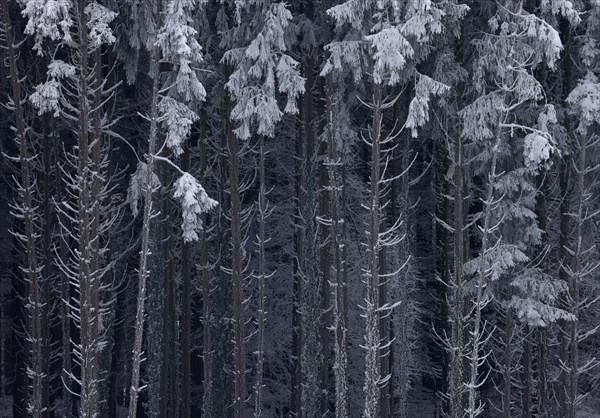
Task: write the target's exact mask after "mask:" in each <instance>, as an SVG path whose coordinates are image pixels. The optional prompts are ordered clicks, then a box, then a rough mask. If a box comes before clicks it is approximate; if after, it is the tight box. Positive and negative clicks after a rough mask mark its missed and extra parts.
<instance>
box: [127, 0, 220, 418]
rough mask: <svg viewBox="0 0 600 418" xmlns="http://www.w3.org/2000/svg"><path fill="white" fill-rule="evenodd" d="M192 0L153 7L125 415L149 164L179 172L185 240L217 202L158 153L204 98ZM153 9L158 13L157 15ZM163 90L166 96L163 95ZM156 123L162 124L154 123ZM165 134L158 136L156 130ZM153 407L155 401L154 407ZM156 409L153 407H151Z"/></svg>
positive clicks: (137, 345) (144, 273) (134, 200)
mask: <svg viewBox="0 0 600 418" xmlns="http://www.w3.org/2000/svg"><path fill="white" fill-rule="evenodd" d="M195 5H196V2H195V1H194V0H191V1H177V0H172V1H169V2H166V4H165V5H164V9H163V10H160V9H159V7H158V5H155V6H154V10H153V12H154V16H155V21H157V22H160V23H159V24H158V25H157V27H159V28H160V29H159V30H158V31H157V35H156V38H155V39H153V41H152V42H151V44H152V52H151V54H152V71H153V74H152V99H151V100H152V101H151V107H150V112H149V116H147V119H148V120H149V122H150V134H149V138H148V152H147V154H146V161H145V162H140V164H139V165H138V170H137V171H136V173H135V175H134V176H133V177H132V180H131V183H130V189H129V197H128V199H129V201H130V203H131V205H132V209H133V211H134V213H135V214H137V211H138V199H139V198H140V197H143V198H144V210H143V225H142V239H141V242H142V249H141V252H140V268H139V282H138V300H137V304H138V306H137V312H136V326H135V341H134V347H133V370H132V384H131V391H130V401H129V417H130V418H133V417H135V416H136V413H137V400H138V393H139V390H140V386H139V384H140V363H141V354H142V352H141V350H142V335H143V330H144V306H145V299H146V280H147V278H148V275H149V274H150V272H149V268H148V267H149V264H148V262H149V258H150V255H151V253H150V251H149V249H150V226H151V219H152V218H153V217H155V216H156V212H155V211H154V210H153V208H152V195H153V190H154V189H155V187H158V186H159V182H158V181H157V177H156V174H155V164H156V163H158V162H163V163H167V164H169V166H172V167H174V168H176V169H177V170H178V171H179V172H180V177H179V179H178V180H177V181H176V182H175V184H174V187H175V191H174V194H173V197H174V198H175V199H177V200H178V201H180V203H181V208H182V215H183V222H182V225H181V228H182V234H183V240H184V241H185V242H189V241H194V240H197V239H198V233H197V230H198V229H199V228H201V223H200V222H201V218H200V216H201V215H202V214H203V213H205V212H208V211H209V210H211V209H213V208H214V207H215V206H216V205H217V203H216V202H215V201H214V200H212V199H211V198H209V197H208V195H207V194H206V192H205V191H204V189H203V187H202V186H201V185H200V183H198V181H197V180H196V179H195V178H194V177H193V176H192V175H190V174H189V173H187V172H183V171H182V170H181V169H179V168H178V167H177V166H176V165H174V164H173V163H172V162H171V161H170V160H169V159H168V158H167V157H165V156H163V155H161V153H163V152H164V151H165V149H170V150H171V151H172V153H173V154H174V155H175V156H179V155H181V154H182V153H183V141H185V139H186V138H187V136H188V135H189V133H190V129H191V125H192V123H193V122H194V121H195V120H196V119H197V115H196V113H195V112H194V111H193V110H192V109H190V107H189V105H191V106H194V105H195V104H197V103H198V102H200V101H202V100H204V97H205V94H206V93H205V91H204V87H203V86H202V84H201V83H200V81H199V80H198V78H197V75H196V73H195V69H193V68H192V66H194V65H197V64H198V63H199V62H201V60H202V54H201V48H200V45H199V44H198V43H197V41H196V40H195V38H194V35H195V34H196V30H195V29H193V28H192V27H191V26H190V23H191V15H190V13H191V12H192V10H193V8H194V6H195ZM159 13H163V14H164V15H163V16H162V18H161V19H159V18H158V16H159ZM163 61H164V62H168V63H170V64H171V65H173V70H172V72H171V73H170V74H169V76H168V77H167V78H166V87H164V88H163V87H161V86H160V83H161V73H160V63H161V62H163ZM165 93H166V94H165ZM159 123H161V124H162V126H160V127H159ZM161 127H162V128H163V130H164V132H165V135H164V137H163V135H161V132H160V130H159V128H161ZM155 406H156V405H155ZM154 412H155V413H158V411H154Z"/></svg>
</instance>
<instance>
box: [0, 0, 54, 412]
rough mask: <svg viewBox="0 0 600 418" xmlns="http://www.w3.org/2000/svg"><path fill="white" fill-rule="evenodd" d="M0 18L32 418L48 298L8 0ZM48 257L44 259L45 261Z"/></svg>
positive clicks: (40, 383)
mask: <svg viewBox="0 0 600 418" xmlns="http://www.w3.org/2000/svg"><path fill="white" fill-rule="evenodd" d="M0 7H1V8H2V18H3V28H2V29H3V32H4V33H3V35H4V40H5V42H6V48H7V52H8V67H9V71H10V81H11V87H12V97H11V99H12V100H11V102H10V103H9V107H10V108H12V110H13V111H14V114H15V133H16V137H15V142H16V144H17V146H18V149H19V157H18V158H15V161H17V162H18V164H19V166H20V173H19V174H20V176H19V182H18V185H17V188H18V195H19V200H20V201H19V202H16V203H15V204H14V205H13V206H12V214H13V216H15V217H16V218H17V219H19V220H20V221H21V222H23V233H17V232H15V235H16V237H17V238H18V240H19V241H20V243H21V244H22V245H23V249H24V251H25V260H24V261H25V265H24V266H23V267H22V271H23V273H24V274H25V281H26V282H27V287H28V296H27V303H26V306H27V309H28V311H29V318H28V319H29V324H28V326H27V329H26V332H27V342H28V345H27V346H28V347H29V356H28V357H29V358H28V361H27V364H28V373H27V374H28V377H29V380H30V383H29V384H28V396H27V399H28V405H27V413H28V414H29V415H30V416H32V417H35V418H39V417H42V416H48V413H49V405H48V381H49V378H50V377H49V376H48V372H47V370H48V362H49V358H48V357H47V355H48V349H49V347H48V344H49V341H48V338H47V334H48V331H47V330H44V329H43V328H44V327H47V326H48V322H47V321H46V314H47V308H48V300H47V297H46V295H45V292H44V289H45V288H47V286H45V285H44V283H42V281H43V280H44V278H43V276H42V274H41V273H42V269H43V268H45V265H44V260H43V259H42V256H41V251H40V248H39V245H40V235H41V232H40V230H41V228H42V222H43V219H42V218H41V216H40V213H39V211H38V209H37V208H38V207H39V205H38V202H37V201H36V197H37V193H38V192H37V186H36V184H35V177H34V173H33V170H32V168H31V167H30V165H31V164H32V163H33V162H34V161H35V159H36V158H37V155H36V153H35V151H34V152H33V153H32V151H31V150H30V140H29V138H28V130H29V129H28V127H27V125H26V124H27V122H26V119H25V113H24V109H23V104H24V103H23V93H22V91H21V90H22V88H21V85H20V80H21V79H20V77H19V68H18V65H17V55H18V49H17V46H16V44H15V42H14V39H13V30H14V29H13V26H12V23H11V16H10V9H9V3H8V1H7V0H4V1H2V3H1V4H0ZM47 261H48V260H46V262H47Z"/></svg>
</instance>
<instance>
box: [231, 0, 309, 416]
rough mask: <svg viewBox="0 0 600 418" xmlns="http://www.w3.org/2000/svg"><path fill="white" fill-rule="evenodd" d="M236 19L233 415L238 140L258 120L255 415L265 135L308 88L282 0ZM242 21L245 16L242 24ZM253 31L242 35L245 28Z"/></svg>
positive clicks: (238, 280)
mask: <svg viewBox="0 0 600 418" xmlns="http://www.w3.org/2000/svg"><path fill="white" fill-rule="evenodd" d="M235 12H236V20H237V21H236V24H237V26H236V27H235V32H237V33H238V36H239V38H237V36H236V35H234V39H236V38H237V39H236V41H237V42H239V46H238V47H234V48H233V49H230V50H229V51H227V52H226V53H225V55H224V57H223V60H224V61H225V62H226V63H227V64H228V65H230V66H231V68H232V72H231V75H230V76H229V80H228V81H227V83H226V88H227V91H228V92H229V95H230V97H231V100H232V102H233V107H232V109H231V119H232V121H234V122H235V123H237V124H238V126H237V128H235V129H234V130H233V132H232V134H229V135H228V151H229V159H230V161H229V165H230V173H229V175H230V187H231V190H230V197H231V221H232V232H231V237H232V241H231V243H232V254H233V257H232V262H233V264H232V276H233V285H234V289H233V302H234V303H233V307H234V324H235V328H234V330H235V332H234V340H235V347H234V353H235V355H234V358H235V370H234V373H235V398H234V416H236V417H238V418H242V417H243V416H244V415H245V412H244V411H245V400H246V396H247V394H246V389H245V379H246V376H245V373H246V369H245V357H246V352H245V332H244V325H245V323H244V306H243V302H244V296H243V271H242V235H241V221H242V219H241V216H242V211H241V208H240V201H239V190H238V188H239V186H238V181H239V180H238V178H237V177H238V175H239V171H238V165H239V159H238V144H237V139H238V138H239V139H241V140H243V141H247V140H249V139H250V137H251V130H252V128H253V125H254V129H255V130H256V133H257V135H258V136H259V137H260V141H259V142H260V144H259V152H260V156H259V160H260V163H259V181H260V184H259V207H258V216H259V236H258V247H259V260H258V262H259V271H258V279H259V301H258V304H259V305H258V310H259V312H258V321H259V323H258V349H257V371H256V373H257V378H256V385H255V396H256V398H255V416H261V415H262V408H263V405H262V402H261V398H262V396H261V394H262V387H263V383H262V374H263V364H264V351H263V343H264V326H265V312H264V309H265V304H264V297H265V296H264V291H265V280H266V279H267V277H268V276H267V272H266V265H265V253H264V250H265V239H266V238H265V236H264V229H265V221H266V217H267V215H268V207H267V200H266V189H265V184H264V180H265V178H264V160H265V147H264V142H265V138H264V137H272V136H274V134H275V125H276V124H277V122H279V121H280V120H281V118H282V116H283V114H284V113H296V112H297V111H298V109H297V107H296V103H295V102H296V99H297V97H298V95H299V94H301V93H302V92H304V79H303V78H302V77H300V74H299V72H298V70H297V68H296V67H297V65H298V64H297V63H296V61H294V60H293V59H292V58H291V57H290V56H289V55H287V53H286V52H287V45H286V39H285V35H286V28H287V27H288V26H289V24H290V20H291V18H292V15H291V13H290V12H289V10H288V9H287V7H286V5H285V4H284V3H277V2H271V1H257V2H255V3H254V4H247V5H241V4H236V9H235ZM242 22H244V23H243V24H242ZM248 29H250V33H248V34H246V35H245V36H244V31H246V30H248ZM278 92H279V93H283V94H286V95H287V104H286V106H285V108H284V110H283V111H282V110H281V109H280V108H279V105H278V103H277V93H278Z"/></svg>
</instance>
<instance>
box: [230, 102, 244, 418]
mask: <svg viewBox="0 0 600 418" xmlns="http://www.w3.org/2000/svg"><path fill="white" fill-rule="evenodd" d="M226 100H229V98H228V97H227V99H226ZM226 125H227V126H226V135H227V151H228V154H227V155H228V157H229V198H230V204H231V214H230V216H231V279H232V283H233V295H232V296H233V324H234V328H233V329H234V334H233V335H234V376H235V393H234V400H233V405H234V417H235V418H244V409H245V408H244V407H245V401H246V348H245V347H246V345H245V333H244V283H243V271H242V220H241V215H242V214H241V203H240V186H239V167H238V165H239V161H238V159H239V157H238V139H237V137H236V136H235V134H234V133H233V129H232V126H231V121H229V119H228V121H227V123H226Z"/></svg>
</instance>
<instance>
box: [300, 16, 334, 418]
mask: <svg viewBox="0 0 600 418" xmlns="http://www.w3.org/2000/svg"><path fill="white" fill-rule="evenodd" d="M311 14H312V12H311ZM312 66H313V62H312V60H309V63H308V65H307V67H308V68H307V71H311V78H312ZM311 82H312V80H311ZM325 84H326V81H325V80H321V82H320V83H319V94H320V96H321V97H324V96H325V94H326V93H325V90H326V86H325ZM306 102H307V103H309V102H312V95H310V94H309V95H307V97H306ZM326 105H327V99H322V100H320V101H319V102H318V108H317V112H318V113H319V114H326V112H327V108H326ZM312 107H313V105H312V103H311V104H310V106H308V104H307V113H306V117H307V118H308V119H307V121H308V122H309V124H310V121H312V118H313V114H312V113H309V112H308V108H310V109H311V110H312ZM326 123H327V118H321V123H320V124H319V132H323V130H324V129H326V126H325V125H326ZM307 128H308V127H307ZM327 147H328V142H327V139H326V138H319V157H318V159H319V189H318V190H319V216H320V217H321V219H327V217H328V216H329V212H330V207H329V206H330V196H329V195H330V194H329V193H328V192H327V189H328V188H329V176H328V173H327V164H326V158H327V152H328V151H327ZM330 232H331V231H330V226H329V225H328V224H327V223H322V224H321V225H320V235H321V238H320V243H321V246H320V249H319V263H320V267H319V271H320V272H321V312H322V313H321V344H322V347H321V353H322V354H321V355H322V361H323V362H322V367H321V385H322V388H323V400H322V406H321V415H322V416H327V415H328V413H329V405H330V399H329V393H330V391H329V386H330V385H329V374H330V370H331V367H330V364H329V363H330V362H329V353H330V343H329V341H330V334H331V320H332V316H331V288H330V281H331V253H330V250H331V248H330V246H329V245H326V243H327V241H328V240H330V239H331V236H330Z"/></svg>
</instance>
